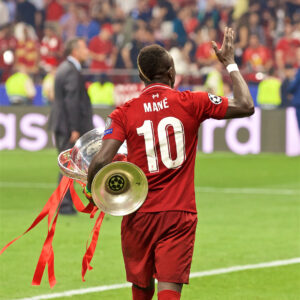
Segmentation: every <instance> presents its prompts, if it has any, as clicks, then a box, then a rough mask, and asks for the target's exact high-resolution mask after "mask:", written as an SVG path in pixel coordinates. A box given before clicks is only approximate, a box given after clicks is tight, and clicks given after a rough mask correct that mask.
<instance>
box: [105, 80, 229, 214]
mask: <svg viewBox="0 0 300 300" xmlns="http://www.w3.org/2000/svg"><path fill="white" fill-rule="evenodd" d="M227 107H228V99H227V98H221V97H217V96H214V95H211V94H208V93H206V92H189V91H186V92H179V91H176V90H174V89H171V88H170V87H169V86H167V85H164V84H151V85H149V86H147V87H146V88H145V89H144V90H143V92H142V93H141V95H140V96H139V97H138V98H135V99H132V100H130V101H128V102H127V103H125V104H124V105H123V106H121V107H118V108H117V109H116V110H115V111H113V112H112V113H111V115H110V118H111V119H112V123H111V125H110V126H109V127H108V128H107V129H106V130H105V132H104V138H103V139H104V140H106V139H116V140H119V141H121V142H123V141H124V140H126V141H127V146H128V161H129V162H132V163H134V164H135V165H137V166H139V167H140V168H141V169H142V170H143V171H144V173H145V174H146V176H147V179H148V184H149V192H148V196H147V199H146V201H145V202H144V204H143V205H142V207H141V208H140V209H139V212H158V211H170V210H177V211H188V212H196V203H195V191H194V167H195V158H196V149H197V141H198V129H199V126H200V124H201V123H202V122H203V121H204V120H206V119H208V118H215V119H222V118H223V117H224V116H225V114H226V111H227Z"/></svg>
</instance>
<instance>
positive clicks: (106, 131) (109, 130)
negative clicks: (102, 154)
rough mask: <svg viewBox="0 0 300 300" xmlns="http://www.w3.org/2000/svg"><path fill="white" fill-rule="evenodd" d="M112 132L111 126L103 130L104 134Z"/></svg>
mask: <svg viewBox="0 0 300 300" xmlns="http://www.w3.org/2000/svg"><path fill="white" fill-rule="evenodd" d="M112 132H113V128H109V129H106V130H104V136H106V135H108V134H112Z"/></svg>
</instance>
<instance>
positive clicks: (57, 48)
mask: <svg viewBox="0 0 300 300" xmlns="http://www.w3.org/2000/svg"><path fill="white" fill-rule="evenodd" d="M61 52H62V42H61V40H60V38H58V37H57V36H51V37H49V36H45V37H44V38H43V39H42V42H41V47H40V54H41V64H42V66H44V67H46V68H47V67H53V66H57V65H58V64H59V58H60V54H61Z"/></svg>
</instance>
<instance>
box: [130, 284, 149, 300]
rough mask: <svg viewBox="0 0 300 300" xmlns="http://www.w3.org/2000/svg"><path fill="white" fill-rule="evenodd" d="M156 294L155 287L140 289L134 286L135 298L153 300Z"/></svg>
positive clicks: (133, 294)
mask: <svg viewBox="0 0 300 300" xmlns="http://www.w3.org/2000/svg"><path fill="white" fill-rule="evenodd" d="M153 295H154V289H153V290H151V289H139V288H136V287H134V286H132V299H133V300H151V299H152V297H153Z"/></svg>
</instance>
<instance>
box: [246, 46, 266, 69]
mask: <svg viewBox="0 0 300 300" xmlns="http://www.w3.org/2000/svg"><path fill="white" fill-rule="evenodd" d="M271 59H272V55H271V52H270V50H269V49H268V48H267V47H265V46H258V47H257V48H247V49H246V50H245V52H244V55H243V63H244V64H249V63H250V64H251V66H252V67H253V69H256V68H259V67H263V66H265V65H266V63H267V62H268V61H270V60H271Z"/></svg>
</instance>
